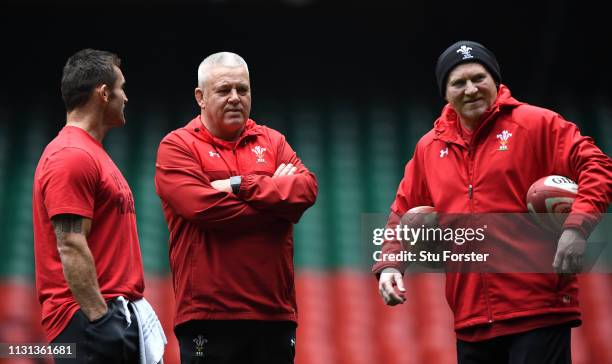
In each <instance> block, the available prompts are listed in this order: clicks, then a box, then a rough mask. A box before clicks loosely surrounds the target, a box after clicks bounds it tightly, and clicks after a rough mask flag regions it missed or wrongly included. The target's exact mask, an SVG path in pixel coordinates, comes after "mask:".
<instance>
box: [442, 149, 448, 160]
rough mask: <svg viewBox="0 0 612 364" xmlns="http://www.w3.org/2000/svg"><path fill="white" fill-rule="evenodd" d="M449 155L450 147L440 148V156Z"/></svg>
mask: <svg viewBox="0 0 612 364" xmlns="http://www.w3.org/2000/svg"><path fill="white" fill-rule="evenodd" d="M447 155H448V147H446V148H444V149H440V158H444V157H446V156H447Z"/></svg>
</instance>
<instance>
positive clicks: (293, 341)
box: [291, 337, 295, 346]
mask: <svg viewBox="0 0 612 364" xmlns="http://www.w3.org/2000/svg"><path fill="white" fill-rule="evenodd" d="M291 346H295V338H294V337H292V338H291Z"/></svg>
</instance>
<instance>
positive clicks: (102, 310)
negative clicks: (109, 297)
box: [81, 303, 108, 322]
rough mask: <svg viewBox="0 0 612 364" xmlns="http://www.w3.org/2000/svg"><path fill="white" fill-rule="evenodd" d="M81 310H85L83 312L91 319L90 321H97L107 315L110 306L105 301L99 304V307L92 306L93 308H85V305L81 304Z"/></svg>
mask: <svg viewBox="0 0 612 364" xmlns="http://www.w3.org/2000/svg"><path fill="white" fill-rule="evenodd" d="M81 311H82V312H83V314H85V316H86V317H87V319H88V320H89V322H92V321H96V320H98V319H100V318H102V316H104V315H106V313H107V312H108V306H107V305H106V303H104V305H103V306H102V305H98V307H95V308H93V307H91V308H85V307H83V306H81Z"/></svg>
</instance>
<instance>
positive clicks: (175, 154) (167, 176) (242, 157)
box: [155, 116, 317, 325]
mask: <svg viewBox="0 0 612 364" xmlns="http://www.w3.org/2000/svg"><path fill="white" fill-rule="evenodd" d="M281 163H285V164H287V163H292V164H293V165H294V166H296V167H297V171H296V172H295V174H294V175H292V176H283V177H276V178H272V175H273V174H274V172H275V170H276V169H277V167H278V166H279V165H280V164H281ZM234 175H240V176H242V184H241V186H240V191H239V192H238V194H237V195H234V194H233V193H226V192H221V191H217V190H215V189H214V188H212V187H211V185H210V183H211V182H212V181H214V180H219V179H227V178H229V177H230V176H234ZM155 187H156V191H157V194H158V195H159V197H160V198H161V201H162V206H163V211H164V215H165V218H166V221H167V223H168V227H169V230H170V267H171V269H172V274H173V280H174V281H173V282H174V291H175V298H176V314H175V325H178V324H181V323H184V322H187V321H189V320H240V319H244V320H290V321H297V307H296V300H295V286H294V273H293V224H294V223H297V222H298V220H299V219H300V217H301V216H302V214H303V213H304V211H305V210H306V209H307V208H308V207H310V206H311V205H313V204H314V202H315V199H316V196H317V181H316V178H315V176H314V174H312V173H311V172H310V171H309V170H308V169H306V167H305V166H304V165H303V164H302V162H301V161H300V159H299V158H298V157H297V156H296V153H295V152H294V151H293V149H291V147H290V146H289V144H288V143H287V141H286V140H285V137H284V136H283V135H282V134H280V133H279V132H277V131H275V130H273V129H270V128H268V127H265V126H262V125H257V124H256V123H255V122H254V121H253V120H250V119H249V120H248V121H247V122H246V125H245V128H244V131H243V132H242V134H241V136H240V137H239V139H238V140H237V141H236V142H227V141H224V140H221V139H218V138H215V137H213V136H212V135H211V134H210V133H209V132H208V130H207V129H206V128H204V127H203V125H202V122H201V120H200V117H199V116H198V117H196V118H194V119H193V120H192V121H191V122H189V123H188V124H187V125H186V126H185V127H183V128H180V129H177V130H175V131H173V132H171V133H169V134H168V135H167V136H166V137H164V139H163V140H162V141H161V143H160V145H159V150H158V154H157V163H156V174H155Z"/></svg>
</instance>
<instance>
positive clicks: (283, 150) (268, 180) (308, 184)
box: [238, 136, 317, 223]
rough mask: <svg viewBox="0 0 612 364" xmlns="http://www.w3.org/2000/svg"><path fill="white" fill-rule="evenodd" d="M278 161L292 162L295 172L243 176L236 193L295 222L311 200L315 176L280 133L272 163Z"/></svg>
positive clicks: (270, 211)
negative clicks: (289, 174) (282, 174)
mask: <svg viewBox="0 0 612 364" xmlns="http://www.w3.org/2000/svg"><path fill="white" fill-rule="evenodd" d="M281 163H285V164H288V163H291V164H293V165H294V166H295V167H296V168H297V170H296V172H295V174H294V175H291V176H282V177H275V178H273V177H269V176H263V175H255V174H250V175H246V176H243V178H242V184H241V186H240V191H239V192H238V197H239V198H241V199H243V200H245V201H247V202H248V203H249V204H250V205H251V206H253V207H254V208H256V209H258V210H261V211H265V212H269V213H273V214H274V215H276V216H279V217H282V218H285V219H287V220H289V221H291V222H293V223H297V222H298V221H299V219H300V217H301V216H302V214H303V213H304V211H306V209H307V208H309V207H310V206H312V205H313V204H314V203H315V200H316V198H317V179H316V177H315V175H314V174H313V173H312V172H310V171H309V170H308V169H307V168H306V167H305V166H304V164H303V163H302V161H301V160H300V159H299V158H298V157H297V155H296V153H295V151H294V150H293V149H292V148H291V146H290V145H289V143H287V141H286V140H285V137H283V136H281V137H280V139H279V146H278V156H277V158H276V165H277V166H279V165H280V164H281Z"/></svg>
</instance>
